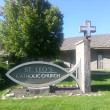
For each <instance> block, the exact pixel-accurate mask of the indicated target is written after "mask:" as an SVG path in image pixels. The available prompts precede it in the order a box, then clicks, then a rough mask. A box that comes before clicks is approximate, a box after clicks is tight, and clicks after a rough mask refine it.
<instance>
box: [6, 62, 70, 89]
mask: <svg viewBox="0 0 110 110" xmlns="http://www.w3.org/2000/svg"><path fill="white" fill-rule="evenodd" d="M31 64H45V65H50V66H53V67H56V68H58V69H60V70H62V71H64V72H65V73H67V74H66V75H65V76H63V77H61V78H59V79H56V80H55V81H52V82H49V83H44V84H28V83H24V82H21V81H19V80H16V79H15V78H13V77H12V76H10V73H12V72H13V71H14V70H16V69H18V68H20V67H23V66H26V65H31ZM6 76H7V77H8V78H10V79H11V80H12V81H14V82H16V83H18V84H20V85H24V86H28V87H38V88H39V87H45V86H50V85H53V84H56V83H59V82H61V81H63V80H64V79H66V78H67V77H69V76H70V73H69V71H67V70H66V69H64V68H63V67H61V66H58V65H56V64H53V63H48V62H43V61H32V62H27V63H23V64H20V65H18V66H16V67H14V68H12V69H11V70H9V71H8V72H7V73H6Z"/></svg>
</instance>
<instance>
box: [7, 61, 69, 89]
mask: <svg viewBox="0 0 110 110" xmlns="http://www.w3.org/2000/svg"><path fill="white" fill-rule="evenodd" d="M6 75H7V77H9V78H10V79H11V80H13V81H14V82H16V83H18V84H21V85H24V86H28V87H43V86H48V85H52V84H55V83H58V82H60V81H62V80H64V79H65V78H67V77H68V76H69V72H68V71H66V70H65V69H64V68H62V67H60V66H58V65H55V64H52V63H47V62H37V61H34V62H28V63H23V64H21V65H18V66H16V67H14V68H12V69H11V70H10V71H8V72H7V73H6Z"/></svg>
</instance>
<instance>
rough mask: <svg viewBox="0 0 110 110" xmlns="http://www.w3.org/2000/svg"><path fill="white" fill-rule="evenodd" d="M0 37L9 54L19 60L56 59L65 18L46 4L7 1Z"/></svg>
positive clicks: (42, 0)
mask: <svg viewBox="0 0 110 110" xmlns="http://www.w3.org/2000/svg"><path fill="white" fill-rule="evenodd" d="M2 15H3V17H4V19H3V21H2V23H1V24H0V25H1V27H0V30H1V31H0V34H1V37H2V44H4V45H3V48H4V50H5V52H7V53H9V54H11V55H15V56H17V57H18V58H21V57H27V58H39V57H40V58H45V57H47V58H48V57H49V58H50V57H56V56H57V55H58V54H59V52H60V46H61V44H62V42H63V33H62V29H63V28H62V25H63V15H62V14H61V12H60V11H59V9H58V8H57V7H54V6H52V5H51V4H50V3H49V2H48V1H45V0H5V5H4V7H3V11H2Z"/></svg>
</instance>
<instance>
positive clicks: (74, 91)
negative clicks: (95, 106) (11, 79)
mask: <svg viewBox="0 0 110 110" xmlns="http://www.w3.org/2000/svg"><path fill="white" fill-rule="evenodd" d="M10 93H14V96H15V97H29V96H37V95H40V94H36V95H33V94H30V93H29V89H28V88H27V87H23V88H17V89H13V90H10ZM78 94H79V95H80V94H83V92H82V91H81V90H80V89H79V88H77V87H76V86H52V87H50V93H49V94H46V95H47V96H48V95H49V96H60V95H69V96H72V95H78Z"/></svg>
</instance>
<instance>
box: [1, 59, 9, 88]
mask: <svg viewBox="0 0 110 110" xmlns="http://www.w3.org/2000/svg"><path fill="white" fill-rule="evenodd" d="M7 71H8V67H6V66H5V63H3V59H2V58H0V87H2V86H3V85H4V84H5V82H6V80H7V77H6V75H5V74H6V72H7Z"/></svg>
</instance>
